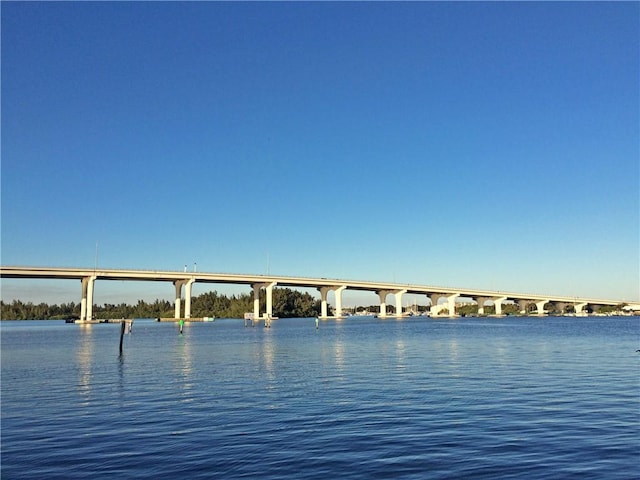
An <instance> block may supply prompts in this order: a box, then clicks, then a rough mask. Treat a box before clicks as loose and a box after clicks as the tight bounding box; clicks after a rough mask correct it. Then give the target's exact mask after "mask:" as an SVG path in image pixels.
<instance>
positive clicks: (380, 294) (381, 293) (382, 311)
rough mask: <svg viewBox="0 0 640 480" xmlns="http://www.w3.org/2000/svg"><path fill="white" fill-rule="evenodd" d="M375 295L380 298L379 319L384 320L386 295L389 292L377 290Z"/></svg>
mask: <svg viewBox="0 0 640 480" xmlns="http://www.w3.org/2000/svg"><path fill="white" fill-rule="evenodd" d="M376 293H377V294H378V297H380V318H385V317H386V316H387V295H388V294H389V290H379V291H377V292H376Z"/></svg>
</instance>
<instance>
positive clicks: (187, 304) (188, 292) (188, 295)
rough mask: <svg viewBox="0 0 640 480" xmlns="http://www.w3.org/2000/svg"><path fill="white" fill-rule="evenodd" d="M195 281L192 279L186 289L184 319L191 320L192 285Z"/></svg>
mask: <svg viewBox="0 0 640 480" xmlns="http://www.w3.org/2000/svg"><path fill="white" fill-rule="evenodd" d="M194 282H195V280H194V279H193V278H192V279H190V280H188V281H187V283H186V284H185V289H184V318H191V285H193V284H194Z"/></svg>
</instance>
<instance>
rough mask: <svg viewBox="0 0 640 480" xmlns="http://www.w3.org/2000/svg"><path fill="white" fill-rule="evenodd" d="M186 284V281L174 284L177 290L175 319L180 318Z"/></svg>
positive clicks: (177, 281)
mask: <svg viewBox="0 0 640 480" xmlns="http://www.w3.org/2000/svg"><path fill="white" fill-rule="evenodd" d="M185 283H186V280H176V281H174V282H173V285H174V287H175V288H176V300H175V302H174V307H175V308H174V317H173V318H175V319H178V318H180V313H181V310H182V305H181V302H182V286H183V285H184V284H185Z"/></svg>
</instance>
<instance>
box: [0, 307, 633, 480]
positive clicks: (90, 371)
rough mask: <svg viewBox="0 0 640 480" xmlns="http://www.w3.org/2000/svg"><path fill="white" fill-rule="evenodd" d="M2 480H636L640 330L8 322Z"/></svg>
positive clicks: (611, 324)
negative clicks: (129, 327)
mask: <svg viewBox="0 0 640 480" xmlns="http://www.w3.org/2000/svg"><path fill="white" fill-rule="evenodd" d="M0 327H1V335H2V384H1V393H2V407H1V408H2V439H1V442H2V444H1V446H2V457H1V462H2V471H1V472H2V474H1V475H2V478H3V479H19V478H28V479H33V478H46V479H56V478H61V479H62V478H64V479H74V478H78V479H84V478H86V477H89V478H92V479H96V478H107V477H108V478H153V479H157V478H224V479H232V478H252V477H260V478H266V479H279V478H296V479H297V478H308V479H323V480H325V479H327V478H364V479H369V478H416V479H424V478H524V477H526V478H541V477H546V478H580V479H585V478H587V479H588V478H594V479H595V478H598V479H600V478H623V479H631V478H638V477H640V466H639V465H640V353H637V352H636V350H637V349H639V348H640V319H638V318H637V317H635V318H568V317H567V318H551V317H549V318H544V319H540V318H506V319H457V320H430V319H415V318H412V319H405V320H401V321H398V320H379V319H371V318H355V317H352V318H349V319H346V320H342V321H335V320H331V321H326V322H322V321H321V322H320V328H319V329H318V330H316V328H315V319H281V320H277V321H274V322H273V326H272V328H270V329H266V328H264V327H256V328H245V327H244V326H243V322H242V321H238V320H217V321H216V322H214V323H193V324H186V325H185V329H184V334H183V335H182V336H180V335H179V334H178V330H177V327H176V325H174V324H171V323H155V322H151V321H136V322H135V324H134V327H133V333H132V334H131V335H126V336H125V339H124V353H123V355H122V356H119V353H118V344H119V336H120V326H119V325H117V324H100V325H91V326H78V325H66V324H64V323H61V322H41V321H38V322H2V323H1V324H0Z"/></svg>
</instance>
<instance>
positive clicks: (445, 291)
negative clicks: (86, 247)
mask: <svg viewBox="0 0 640 480" xmlns="http://www.w3.org/2000/svg"><path fill="white" fill-rule="evenodd" d="M0 278H41V279H75V280H79V281H80V283H81V303H80V305H81V313H80V321H81V322H82V321H90V320H91V319H92V318H93V304H94V301H93V293H94V285H95V282H96V280H127V281H157V282H170V283H172V284H173V286H174V288H175V318H176V319H178V318H185V319H188V318H191V289H192V286H193V284H194V283H196V282H200V283H218V284H236V285H249V286H251V288H252V289H253V299H254V300H253V315H254V318H255V319H258V318H270V317H272V316H273V288H274V287H275V286H276V285H280V286H285V287H294V288H295V287H301V288H303V287H304V288H316V289H317V290H318V291H319V292H320V298H321V315H320V317H321V318H329V315H328V308H327V294H328V293H329V292H331V291H333V292H334V294H335V304H336V305H335V309H334V312H335V317H341V316H342V293H343V292H344V291H345V290H347V289H349V290H364V291H370V292H375V293H376V294H377V295H378V297H379V299H380V316H381V317H386V316H387V297H388V296H389V295H393V296H394V297H395V305H396V313H395V314H394V316H403V315H408V313H407V312H403V311H402V296H403V295H405V294H417V295H426V296H427V297H428V299H429V300H430V302H431V307H430V314H431V316H437V315H438V314H439V313H440V312H441V311H444V310H446V311H448V314H449V315H450V316H453V315H455V302H456V299H458V298H469V299H471V300H473V301H474V302H476V303H477V304H478V313H479V314H480V315H483V314H484V306H485V303H486V302H492V303H493V304H494V306H495V313H496V315H501V314H502V305H503V303H504V302H506V301H513V302H515V303H516V304H518V307H519V309H520V311H521V312H522V313H525V312H528V311H529V308H530V305H531V304H535V307H536V311H537V313H538V314H539V315H543V314H544V313H545V306H546V305H547V304H553V305H554V306H555V307H557V308H560V309H561V310H564V309H565V308H566V307H567V306H569V305H572V306H573V308H574V311H575V313H576V314H581V313H583V312H584V311H585V309H586V308H588V307H590V308H598V307H601V306H605V305H619V304H621V303H624V302H623V301H619V300H602V299H593V298H577V297H565V296H549V295H538V294H526V293H510V292H500V291H491V290H474V289H464V288H450V287H435V286H427V285H412V284H399V283H380V282H368V281H359V280H338V279H329V278H307V277H287V276H276V275H251V274H248V275H247V274H236V273H207V272H197V273H196V272H186V271H185V272H180V271H158V270H125V269H102V268H101V269H98V268H69V267H18V266H0ZM263 288H264V289H265V291H266V311H265V312H262V313H261V312H260V302H259V295H260V291H261V289H263ZM183 290H184V316H183V314H182V312H183V307H182V302H183V301H182V297H183ZM441 298H445V299H446V302H445V304H444V305H438V301H439V300H440V299H441Z"/></svg>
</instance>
